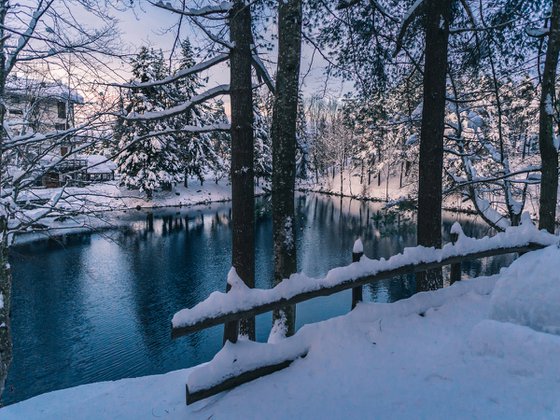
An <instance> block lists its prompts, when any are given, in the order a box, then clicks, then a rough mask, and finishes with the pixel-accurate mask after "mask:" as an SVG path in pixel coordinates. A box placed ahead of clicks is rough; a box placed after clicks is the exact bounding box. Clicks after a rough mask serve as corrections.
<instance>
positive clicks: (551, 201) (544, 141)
mask: <svg viewBox="0 0 560 420" xmlns="http://www.w3.org/2000/svg"><path fill="white" fill-rule="evenodd" d="M559 52H560V0H553V2H552V15H551V17H550V32H549V36H548V47H547V48H546V58H545V62H544V72H543V78H542V90H541V100H540V106H539V149H540V152H541V162H542V166H541V174H542V176H541V196H540V198H539V204H540V207H539V228H540V229H546V230H547V231H549V232H551V233H554V228H555V224H556V201H557V198H558V149H557V148H556V146H555V145H554V126H553V117H554V104H555V98H556V92H555V88H554V85H555V83H556V70H557V66H558V54H559Z"/></svg>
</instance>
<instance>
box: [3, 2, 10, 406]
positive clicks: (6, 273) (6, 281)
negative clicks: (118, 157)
mask: <svg viewBox="0 0 560 420" xmlns="http://www.w3.org/2000/svg"><path fill="white" fill-rule="evenodd" d="M7 9H8V1H6V0H2V1H0V99H1V100H0V195H1V194H2V193H3V192H4V191H3V188H2V185H3V182H4V179H3V177H4V173H5V170H4V156H3V155H2V152H1V150H2V145H3V144H4V140H5V138H6V133H5V132H4V128H3V127H4V118H5V116H6V107H5V105H4V94H5V88H6V78H7V74H6V70H5V68H6V55H5V45H4V41H5V36H6V33H5V31H4V29H3V28H4V22H5V20H6V13H7V11H8V10H7ZM8 245H9V243H8V221H7V219H6V213H5V211H4V209H0V396H1V395H2V393H3V392H4V386H5V384H6V378H7V376H8V370H9V368H10V365H11V364H12V335H11V328H10V306H11V297H12V273H11V269H10V264H9V262H8Z"/></svg>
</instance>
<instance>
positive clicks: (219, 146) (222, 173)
mask: <svg viewBox="0 0 560 420" xmlns="http://www.w3.org/2000/svg"><path fill="white" fill-rule="evenodd" d="M206 118H207V122H206V123H207V124H210V125H216V124H229V120H228V117H227V115H226V110H225V108H224V103H223V102H222V101H221V100H217V101H215V102H214V103H212V104H211V105H210V112H209V114H208V115H207V116H206ZM210 142H211V145H212V150H213V152H214V156H215V161H214V166H213V168H212V169H213V170H212V172H213V174H214V180H215V181H216V183H218V181H219V180H220V179H222V178H224V177H229V171H230V167H231V165H230V161H231V136H230V134H229V132H225V131H213V132H212V133H210Z"/></svg>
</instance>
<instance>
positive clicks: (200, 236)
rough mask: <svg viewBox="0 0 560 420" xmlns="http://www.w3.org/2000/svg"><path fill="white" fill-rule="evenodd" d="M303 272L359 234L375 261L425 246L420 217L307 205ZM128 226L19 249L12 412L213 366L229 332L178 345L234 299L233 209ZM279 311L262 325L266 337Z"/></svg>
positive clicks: (143, 218) (328, 201)
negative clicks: (224, 295) (203, 312)
mask: <svg viewBox="0 0 560 420" xmlns="http://www.w3.org/2000/svg"><path fill="white" fill-rule="evenodd" d="M269 206H270V202H269V200H268V199H267V198H261V199H259V200H258V204H257V210H256V213H257V225H256V232H255V233H256V239H255V246H256V259H257V262H256V264H257V267H256V273H257V274H256V276H257V278H256V284H257V287H263V288H265V287H271V283H272V261H273V260H272V244H271V233H272V222H271V217H270V212H269ZM296 209H297V229H298V230H297V235H296V240H297V244H298V266H299V267H300V270H301V271H303V272H305V273H306V274H308V275H311V276H322V275H324V274H326V272H327V271H328V270H329V269H330V268H333V267H336V266H340V265H346V264H348V263H349V262H350V260H351V250H352V245H353V242H354V240H355V239H356V238H357V237H358V236H360V237H361V238H362V240H363V243H364V250H365V254H366V255H368V256H369V257H373V258H379V257H385V258H387V257H389V256H391V255H393V254H395V253H397V252H400V251H402V250H403V248H404V247H407V246H414V244H415V242H416V236H415V235H416V233H415V216H414V214H413V213H412V212H410V211H406V210H402V209H392V210H385V209H383V208H382V205H381V204H378V203H366V202H359V201H356V200H350V199H346V198H342V199H341V198H339V197H325V196H319V195H300V196H298V197H297V202H296ZM123 217H125V218H126V220H127V224H126V226H125V227H122V228H119V229H115V230H112V231H106V232H104V233H102V234H100V233H96V234H91V233H88V234H80V235H72V236H66V237H61V238H57V239H56V240H49V241H40V242H33V243H29V244H24V245H21V246H18V247H16V248H15V249H14V250H13V253H12V256H11V261H12V267H13V270H14V285H13V313H12V315H13V318H12V319H13V332H14V362H13V366H12V369H11V371H10V375H9V378H8V390H7V391H6V393H5V395H4V403H12V402H15V401H19V400H22V399H25V398H29V397H31V396H33V395H37V394H39V393H42V392H46V391H50V390H54V389H59V388H64V387H69V386H75V385H79V384H83V383H89V382H94V381H103V380H114V379H119V378H123V377H131V376H141V375H149V374H155V373H163V372H167V371H170V370H173V369H179V368H184V367H187V366H192V365H195V364H198V363H201V362H203V361H206V360H209V359H210V358H211V357H212V356H213V355H214V354H215V352H216V351H217V350H218V349H219V348H220V345H221V327H215V328H212V329H209V330H206V331H201V332H199V333H196V334H192V335H189V336H187V337H184V338H182V339H179V340H175V341H173V340H171V337H170V319H171V316H172V315H173V313H175V312H176V311H177V310H179V309H181V308H183V307H186V306H193V305H195V304H196V303H197V302H200V301H201V300H203V299H204V298H205V297H207V296H208V295H209V294H210V293H211V292H212V291H215V290H224V288H225V278H226V275H227V272H228V269H229V264H230V259H231V249H230V243H231V230H230V221H231V208H230V206H229V205H228V204H223V203H222V204H215V205H211V206H207V207H204V208H197V209H194V208H192V209H180V210H177V209H167V210H160V211H154V212H151V213H147V214H146V213H143V212H129V213H127V214H126V215H123ZM455 220H459V221H460V222H461V224H462V225H463V227H464V230H465V232H466V233H467V234H469V235H471V236H477V237H478V236H483V235H485V234H487V233H488V232H487V229H486V227H484V226H483V225H481V224H478V223H477V221H476V220H475V219H474V218H472V217H469V216H464V215H456V214H446V215H445V216H444V224H445V226H444V232H448V231H449V228H450V226H451V224H452V223H453V222H454V221H455ZM509 261H510V257H500V258H494V259H488V260H482V261H474V262H468V263H465V264H464V269H465V273H468V275H471V276H474V275H478V274H480V273H494V272H497V271H498V270H499V268H500V267H501V266H503V265H505V264H507V263H508V262H509ZM413 291H414V278H413V277H412V276H403V277H402V278H400V279H394V280H388V281H384V282H378V283H376V284H373V285H370V286H368V287H367V288H366V290H365V292H364V298H365V299H366V300H374V301H381V302H385V301H394V300H397V299H401V298H403V297H408V296H410V295H411V294H412V292H413ZM349 307H350V292H349V291H347V292H343V293H339V294H337V295H334V296H330V297H326V298H319V299H315V300H313V301H309V302H305V303H303V304H300V305H298V318H297V322H298V326H301V325H302V324H303V323H307V322H314V321H318V320H321V319H325V318H329V317H332V316H335V315H339V314H343V313H346V312H348V310H349ZM270 322H271V317H270V314H265V315H262V316H260V317H258V319H257V338H258V339H259V340H265V339H266V337H267V335H268V332H269V326H270Z"/></svg>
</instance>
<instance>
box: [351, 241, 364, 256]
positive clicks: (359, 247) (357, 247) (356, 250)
mask: <svg viewBox="0 0 560 420" xmlns="http://www.w3.org/2000/svg"><path fill="white" fill-rule="evenodd" d="M352 253H353V254H363V253H364V244H363V243H362V240H361V239H360V238H358V239H356V242H354V247H353V248H352Z"/></svg>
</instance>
